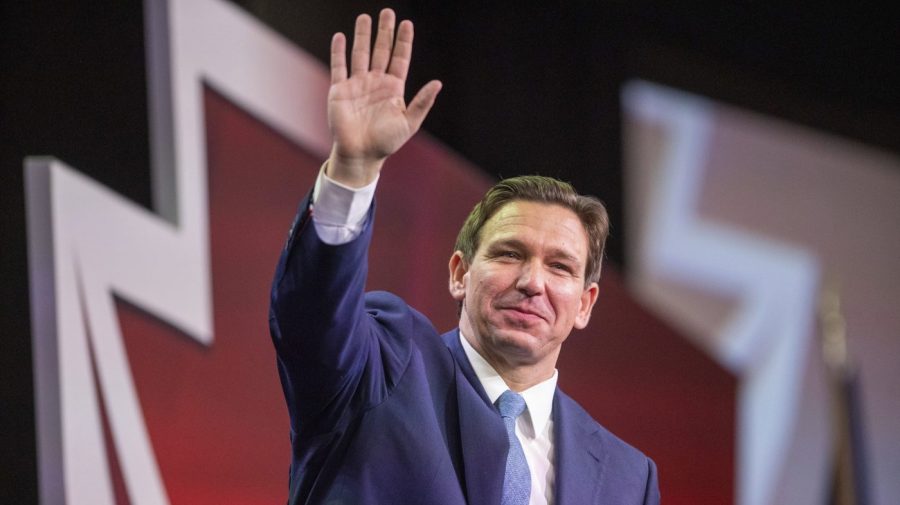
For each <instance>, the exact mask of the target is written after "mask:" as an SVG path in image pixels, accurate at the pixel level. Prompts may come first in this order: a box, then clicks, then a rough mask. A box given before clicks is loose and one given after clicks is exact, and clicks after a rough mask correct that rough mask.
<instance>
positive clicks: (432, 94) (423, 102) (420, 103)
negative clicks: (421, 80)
mask: <svg viewBox="0 0 900 505" xmlns="http://www.w3.org/2000/svg"><path fill="white" fill-rule="evenodd" d="M442 86H443V84H441V81H431V82H429V83H428V84H426V85H424V86H422V89H420V90H419V92H418V93H416V96H414V97H413V99H412V100H411V101H410V102H409V107H407V109H406V120H407V121H408V122H409V129H410V131H411V132H413V133H415V132H417V131H418V130H419V127H420V126H422V121H425V116H427V115H428V112H429V111H430V110H431V106H432V105H434V100H435V98H437V95H438V93H439V92H440V91H441V87H442Z"/></svg>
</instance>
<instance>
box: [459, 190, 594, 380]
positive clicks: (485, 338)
mask: <svg viewBox="0 0 900 505" xmlns="http://www.w3.org/2000/svg"><path fill="white" fill-rule="evenodd" d="M480 236H481V240H480V244H479V246H478V250H477V251H476V252H475V255H474V257H473V258H472V262H471V264H470V265H467V264H466V262H465V260H464V259H463V258H462V253H460V252H459V251H457V252H456V253H455V254H454V255H453V257H452V258H451V259H450V293H451V295H453V298H455V299H456V300H458V301H461V302H462V311H461V314H460V321H459V325H460V329H461V330H462V333H463V335H465V336H466V338H467V339H468V340H469V342H470V343H471V344H472V346H473V347H474V348H475V349H476V350H478V351H479V353H480V354H481V355H482V356H484V357H485V358H486V359H487V360H488V361H489V362H491V363H492V364H494V366H495V367H496V366H498V365H499V366H501V367H503V368H507V367H517V366H521V365H538V367H539V369H540V370H542V373H543V374H545V375H546V374H551V375H552V371H553V369H554V368H555V366H556V359H557V357H558V356H559V350H560V345H561V344H562V343H563V341H565V339H566V338H567V337H568V336H569V333H571V331H572V329H573V328H579V329H581V328H584V327H585V326H586V325H587V323H588V320H589V319H590V314H591V309H592V308H593V306H594V302H595V301H596V300H597V291H598V287H597V283H595V282H592V283H590V284H589V285H588V286H587V287H585V279H584V275H585V264H586V262H587V257H588V238H587V232H586V231H585V229H584V226H583V225H582V224H581V221H580V220H579V219H578V216H577V215H575V213H574V212H572V211H571V210H569V209H567V208H565V207H562V206H560V205H555V204H546V203H536V202H526V201H512V202H510V203H507V204H506V205H504V206H503V207H501V208H500V210H498V211H497V212H496V213H495V214H494V215H493V216H492V217H491V218H490V219H489V220H488V221H487V222H486V223H485V225H484V227H483V228H482V229H481V232H480Z"/></svg>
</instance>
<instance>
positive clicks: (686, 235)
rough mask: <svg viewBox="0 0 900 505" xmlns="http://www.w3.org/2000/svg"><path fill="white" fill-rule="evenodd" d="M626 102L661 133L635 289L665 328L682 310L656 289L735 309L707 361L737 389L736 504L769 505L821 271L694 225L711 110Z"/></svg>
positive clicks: (766, 246)
mask: <svg viewBox="0 0 900 505" xmlns="http://www.w3.org/2000/svg"><path fill="white" fill-rule="evenodd" d="M623 102H624V107H625V109H626V111H627V112H628V114H629V115H631V116H633V117H637V118H639V119H640V120H641V121H642V122H647V123H651V124H653V125H654V126H656V127H661V129H662V130H663V132H664V134H663V137H664V138H665V141H664V142H665V147H664V153H663V154H662V156H660V158H659V159H660V160H662V161H661V166H659V167H657V171H656V172H655V173H657V174H658V175H657V179H656V180H654V181H653V190H652V194H651V195H649V196H648V203H647V205H646V206H645V209H644V213H645V214H644V217H643V218H642V219H644V220H645V222H644V223H643V226H642V228H643V232H642V234H641V235H642V236H641V237H640V238H639V239H638V240H637V242H639V243H640V244H641V246H640V250H639V251H637V255H636V257H633V260H634V263H635V265H634V268H633V278H634V280H635V284H634V285H635V288H636V289H637V291H638V292H639V295H640V296H641V297H642V298H643V299H645V300H646V301H647V302H648V303H649V304H650V305H652V306H654V307H655V308H657V309H658V310H660V311H661V312H662V313H663V314H664V315H667V316H669V317H670V318H671V319H677V318H683V317H684V313H685V311H686V310H688V309H686V306H685V304H683V303H682V301H681V300H679V299H678V298H676V297H673V296H670V295H667V294H664V293H663V292H662V290H659V289H655V288H654V283H655V282H658V281H661V280H666V281H669V282H675V283H677V284H680V285H683V286H692V287H694V288H697V289H700V290H703V291H706V292H712V293H714V294H717V295H722V296H727V297H729V298H731V299H734V300H737V301H738V302H737V306H736V307H735V308H734V310H733V311H732V312H731V315H730V318H729V320H728V322H727V325H726V326H725V327H724V328H723V329H722V330H721V334H720V335H718V336H717V337H718V338H716V339H715V340H716V341H717V342H719V344H718V347H717V348H715V349H713V353H714V355H715V358H716V359H718V361H719V362H720V363H722V364H723V366H725V367H727V368H728V369H730V370H731V371H732V372H733V373H735V374H736V375H737V376H738V377H739V380H740V385H739V392H738V395H739V398H738V413H737V414H738V415H737V418H738V441H737V444H738V445H737V457H738V461H737V465H736V466H737V503H738V504H740V505H767V504H769V503H770V502H771V500H772V499H773V493H774V490H775V487H776V485H777V484H778V477H779V474H780V472H781V470H782V467H783V464H784V459H785V453H786V450H787V447H788V446H789V439H790V436H791V434H792V432H793V429H794V424H795V418H796V405H797V403H798V401H799V393H800V387H801V382H802V378H803V374H804V369H805V367H806V361H805V360H806V356H807V355H808V352H809V349H808V348H809V345H810V335H811V334H812V330H813V326H812V324H813V316H814V307H815V300H816V295H815V293H816V287H817V283H818V277H819V267H818V265H817V262H816V260H815V258H814V257H813V256H812V255H811V254H810V253H808V252H806V251H804V250H802V249H799V248H797V247H793V246H790V245H787V244H783V243H778V242H775V241H774V240H773V239H771V238H766V237H763V236H759V235H754V234H752V233H749V232H747V231H742V230H738V229H736V228H734V227H730V226H727V225H724V224H721V223H716V222H713V221H712V220H710V219H709V218H704V217H701V216H699V215H698V212H697V201H698V195H699V193H700V190H701V188H702V185H703V179H704V169H705V167H706V156H707V153H708V148H709V143H710V140H711V134H712V128H713V124H714V117H713V114H712V105H713V104H712V102H710V101H707V100H704V99H702V98H699V97H696V96H693V95H688V94H684V93H679V92H676V91H674V90H671V89H668V88H663V87H660V86H656V85H651V84H649V83H645V82H634V83H630V84H629V85H628V86H627V87H626V89H625V90H624V92H623ZM632 210H633V211H634V210H636V209H632Z"/></svg>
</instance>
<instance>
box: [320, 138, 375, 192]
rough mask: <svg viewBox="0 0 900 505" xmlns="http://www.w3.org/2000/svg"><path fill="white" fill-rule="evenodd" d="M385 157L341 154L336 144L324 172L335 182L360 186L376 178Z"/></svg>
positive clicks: (355, 186)
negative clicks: (359, 156)
mask: <svg viewBox="0 0 900 505" xmlns="http://www.w3.org/2000/svg"><path fill="white" fill-rule="evenodd" d="M385 159H386V158H374V159H373V158H356V157H348V156H343V155H341V154H340V153H339V152H338V149H337V146H335V147H334V148H332V150H331V156H329V158H328V162H327V164H326V167H325V174H326V175H327V176H328V177H329V178H330V179H331V180H332V181H335V182H338V183H340V184H342V185H344V186H347V187H350V188H361V187H364V186H368V185H369V184H372V183H373V182H374V181H375V180H376V179H378V174H380V173H381V167H382V166H384V161H385Z"/></svg>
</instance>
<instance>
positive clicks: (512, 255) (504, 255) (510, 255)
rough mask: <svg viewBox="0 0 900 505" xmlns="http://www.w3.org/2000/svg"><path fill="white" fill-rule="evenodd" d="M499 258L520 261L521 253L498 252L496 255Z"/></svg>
mask: <svg viewBox="0 0 900 505" xmlns="http://www.w3.org/2000/svg"><path fill="white" fill-rule="evenodd" d="M494 256H495V257H497V258H504V259H506V258H508V259H518V258H519V253H517V252H515V251H497V254H495V255H494Z"/></svg>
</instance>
